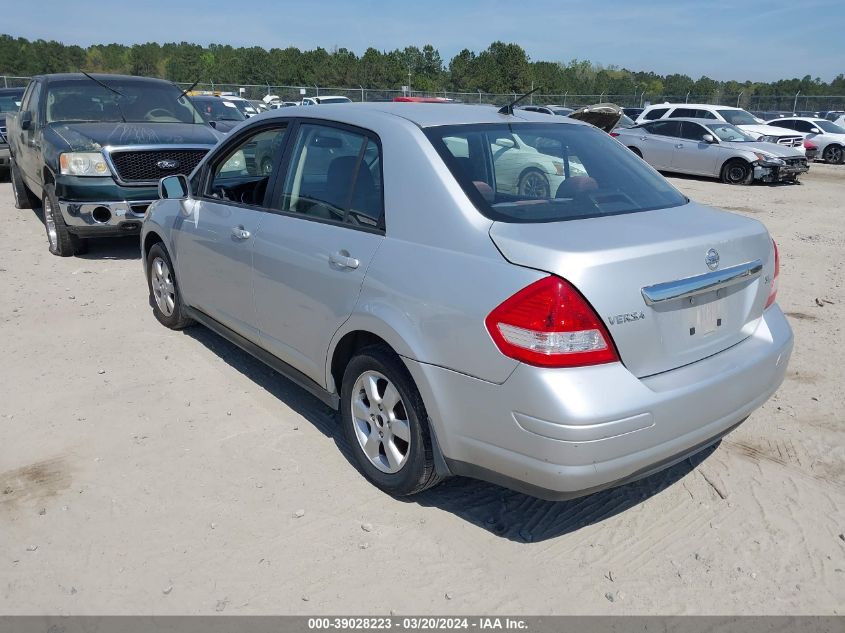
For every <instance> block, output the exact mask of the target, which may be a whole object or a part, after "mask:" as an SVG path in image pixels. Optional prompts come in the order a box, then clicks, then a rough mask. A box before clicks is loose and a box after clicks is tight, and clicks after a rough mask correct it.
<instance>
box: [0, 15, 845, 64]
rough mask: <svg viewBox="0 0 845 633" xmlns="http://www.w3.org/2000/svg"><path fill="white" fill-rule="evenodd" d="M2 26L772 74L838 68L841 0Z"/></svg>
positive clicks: (35, 32)
mask: <svg viewBox="0 0 845 633" xmlns="http://www.w3.org/2000/svg"><path fill="white" fill-rule="evenodd" d="M3 4H4V5H5V6H4V8H3V10H2V16H3V20H2V23H0V32H4V33H9V34H11V35H14V36H21V37H27V38H30V39H37V38H44V39H56V40H59V41H62V42H64V43H67V44H80V45H83V46H87V45H89V44H92V43H106V42H118V43H123V44H133V43H138V42H146V41H158V42H171V41H175V42H180V41H189V42H196V43H199V44H203V45H206V44H209V43H211V42H215V43H221V44H232V45H234V46H263V47H265V48H268V49H269V48H273V47H279V48H284V47H286V46H296V47H299V48H301V49H309V48H315V47H317V46H322V47H323V48H327V49H331V48H333V47H345V48H349V49H351V50H353V51H355V52H356V53H358V54H361V53H363V52H364V50H366V49H367V47H369V46H373V47H374V48H377V49H380V50H390V49H393V48H404V47H405V46H407V45H417V46H422V45H423V44H426V43H431V44H433V45H434V46H435V47H436V48H438V49H439V50H440V53H441V55H442V56H443V58H444V61H446V62H448V60H449V59H450V58H451V57H452V55H454V54H455V53H457V52H458V51H460V50H461V49H462V48H469V49H470V50H474V51H476V52H477V51H479V50H483V49H484V48H486V47H487V46H488V45H489V44H490V43H491V42H493V41H495V40H503V41H505V42H515V43H517V44H520V45H521V46H522V47H523V48H525V50H526V51H527V52H528V54H529V56H530V57H531V59H532V60H544V61H568V60H570V59H572V58H578V59H588V60H590V61H592V62H595V63H599V64H603V65H605V66H608V65H615V66H620V67H624V68H628V69H631V70H653V71H655V72H657V73H660V74H667V73H676V72H677V73H684V74H687V75H690V76H692V77H693V78H698V77H699V76H701V75H707V76H709V77H712V78H714V79H722V80H726V79H737V80H740V81H744V80H745V79H750V80H764V81H768V80H772V79H781V78H792V77H799V78H800V77H803V76H804V75H810V76H812V77H813V78H815V77H821V78H822V79H823V80H825V81H830V80H831V79H833V77H835V76H836V75H837V74H839V73H841V72H845V0H795V1H791V2H787V1H784V0H762V1H761V0H730V1H728V0H710V1H705V0H627V1H625V2H619V1H617V0H593V1H589V0H588V1H584V0H582V1H575V2H572V1H569V0H555V1H551V0H530V1H529V2H524V1H520V0H508V1H502V0H411V1H409V0H392V1H391V0H347V1H341V0H298V1H296V2H287V1H272V0H247V1H243V0H205V1H203V2H194V1H192V0H177V1H175V2H174V1H173V0H168V1H165V0H146V1H142V2H139V1H134V2H126V3H124V2H112V3H105V2H102V1H101V0H98V1H97V2H93V1H91V0H74V1H73V2H67V1H65V0H62V1H61V2H59V1H56V0H42V1H41V2H39V3H38V14H39V17H38V18H34V17H33V10H34V9H33V7H34V5H33V4H32V3H28V2H22V1H19V0H9V1H8V2H4V3H3Z"/></svg>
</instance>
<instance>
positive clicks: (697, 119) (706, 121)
mask: <svg viewBox="0 0 845 633" xmlns="http://www.w3.org/2000/svg"><path fill="white" fill-rule="evenodd" d="M667 121H688V122H689V123H700V124H701V125H733V124H732V123H725V122H724V121H718V120H717V119H703V118H701V117H691V116H673V117H671V118H668V119H654V120H653V121H643V122H642V123H640V127H642V126H643V125H647V124H649V123H666V122H667Z"/></svg>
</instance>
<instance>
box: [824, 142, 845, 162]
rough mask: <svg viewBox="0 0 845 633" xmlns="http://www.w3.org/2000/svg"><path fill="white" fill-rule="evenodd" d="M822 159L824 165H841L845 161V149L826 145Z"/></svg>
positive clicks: (839, 146)
mask: <svg viewBox="0 0 845 633" xmlns="http://www.w3.org/2000/svg"><path fill="white" fill-rule="evenodd" d="M822 158H823V159H824V162H826V163H832V164H834V165H841V164H842V162H843V161H845V148H843V147H842V146H841V145H828V146H827V147H825V148H824V153H823V154H822Z"/></svg>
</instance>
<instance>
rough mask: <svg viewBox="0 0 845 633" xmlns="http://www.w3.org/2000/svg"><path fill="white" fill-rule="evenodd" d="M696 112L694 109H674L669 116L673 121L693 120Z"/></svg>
mask: <svg viewBox="0 0 845 633" xmlns="http://www.w3.org/2000/svg"><path fill="white" fill-rule="evenodd" d="M696 112H698V110H696V109H695V108H675V109H674V110H672V113H671V114H670V115H669V116H670V117H672V118H673V119H679V118H681V117H684V118H688V119H694V118H695V116H696Z"/></svg>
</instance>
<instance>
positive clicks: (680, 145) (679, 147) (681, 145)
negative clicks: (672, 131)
mask: <svg viewBox="0 0 845 633" xmlns="http://www.w3.org/2000/svg"><path fill="white" fill-rule="evenodd" d="M683 146H684V144H683V143H678V144H677V145H675V147H677V148H678V149H681V148H682V147H683Z"/></svg>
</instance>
